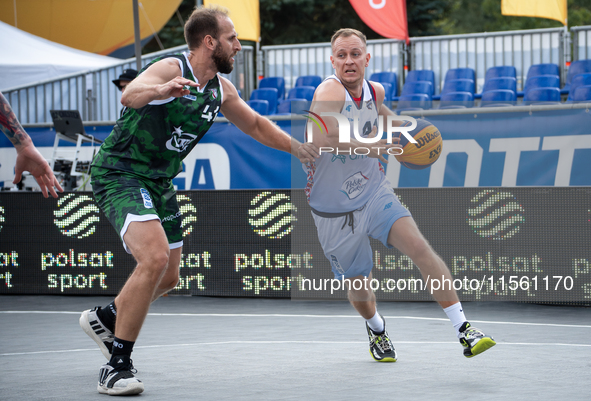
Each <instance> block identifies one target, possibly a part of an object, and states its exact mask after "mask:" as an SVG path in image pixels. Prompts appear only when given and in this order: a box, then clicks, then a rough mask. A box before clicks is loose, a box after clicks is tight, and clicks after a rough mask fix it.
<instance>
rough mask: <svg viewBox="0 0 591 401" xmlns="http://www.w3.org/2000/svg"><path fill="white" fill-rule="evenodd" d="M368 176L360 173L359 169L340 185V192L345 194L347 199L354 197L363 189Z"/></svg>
mask: <svg viewBox="0 0 591 401" xmlns="http://www.w3.org/2000/svg"><path fill="white" fill-rule="evenodd" d="M368 182H369V178H367V177H366V176H364V175H363V174H361V171H358V172H357V173H355V174H353V175H352V176H350V177H349V178H347V179H346V180H345V182H343V185H341V192H342V193H344V194H345V195H347V197H348V198H349V199H355V198H357V197H358V196H359V195H361V193H362V192H363V191H364V190H365V186H366V185H367V183H368Z"/></svg>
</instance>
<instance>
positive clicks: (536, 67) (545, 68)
mask: <svg viewBox="0 0 591 401" xmlns="http://www.w3.org/2000/svg"><path fill="white" fill-rule="evenodd" d="M539 75H556V76H558V77H559V76H560V70H559V69H558V65H557V64H532V65H531V66H530V67H529V70H527V79H530V78H531V77H537V76H539Z"/></svg>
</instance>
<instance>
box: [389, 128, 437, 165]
mask: <svg viewBox="0 0 591 401" xmlns="http://www.w3.org/2000/svg"><path fill="white" fill-rule="evenodd" d="M410 124H411V123H410V122H408V123H406V124H405V125H410ZM410 135H411V136H412V137H413V138H414V139H415V141H417V143H412V142H410V141H409V140H408V139H407V138H406V136H404V135H402V133H400V132H396V133H394V134H392V137H393V138H395V137H398V138H400V142H399V143H400V146H402V154H401V155H400V156H396V160H398V161H399V162H400V164H402V165H403V166H404V167H407V168H410V169H413V170H422V169H424V168H427V167H429V166H430V165H432V164H433V163H435V162H436V161H437V159H439V155H440V154H441V144H442V142H443V141H442V139H441V133H440V132H439V130H438V129H437V127H436V126H434V125H433V124H431V123H430V122H429V121H427V120H423V119H420V120H417V127H416V128H415V129H414V130H412V131H410Z"/></svg>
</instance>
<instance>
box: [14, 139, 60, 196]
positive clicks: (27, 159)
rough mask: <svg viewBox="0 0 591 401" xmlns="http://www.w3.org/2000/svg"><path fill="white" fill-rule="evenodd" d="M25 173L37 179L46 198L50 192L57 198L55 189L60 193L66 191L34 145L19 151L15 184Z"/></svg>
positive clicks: (15, 169) (15, 170)
mask: <svg viewBox="0 0 591 401" xmlns="http://www.w3.org/2000/svg"><path fill="white" fill-rule="evenodd" d="M23 171H28V172H29V173H31V175H32V176H33V177H35V180H36V181H37V184H39V188H41V192H43V196H44V197H45V198H47V191H48V190H49V193H51V196H53V197H54V198H57V193H56V192H55V189H54V187H55V188H57V189H58V191H59V192H64V189H63V188H62V186H61V185H60V183H59V182H58V180H57V178H55V175H54V174H53V171H52V170H51V167H50V166H49V163H47V160H45V158H43V156H42V155H41V153H39V151H38V150H37V149H36V148H35V147H34V146H32V145H31V146H25V147H24V148H21V149H19V150H18V153H17V156H16V166H15V168H14V172H15V176H14V181H13V184H17V183H19V182H20V181H21V178H22V174H23Z"/></svg>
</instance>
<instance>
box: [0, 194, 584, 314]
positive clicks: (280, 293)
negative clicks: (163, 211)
mask: <svg viewBox="0 0 591 401" xmlns="http://www.w3.org/2000/svg"><path fill="white" fill-rule="evenodd" d="M396 193H397V195H398V197H399V198H400V200H401V202H402V204H403V206H404V207H405V208H407V209H408V210H409V211H410V212H411V213H412V215H413V217H414V219H415V221H416V222H417V225H418V226H419V227H420V229H421V231H422V233H423V235H424V236H425V237H426V238H427V239H428V241H429V242H430V244H431V245H432V246H433V248H434V249H435V250H436V251H437V253H438V254H440V255H441V257H442V259H443V260H444V261H445V262H446V264H447V265H448V266H449V268H450V270H451V272H452V274H453V280H449V281H445V280H442V278H441V277H422V276H421V274H420V273H419V270H418V269H417V268H416V267H415V266H414V264H413V262H412V260H410V258H408V257H407V256H405V255H403V254H401V253H400V252H398V251H397V250H396V249H394V248H390V249H389V248H386V247H385V246H384V245H383V244H382V243H381V242H379V241H377V240H373V239H372V240H371V248H372V249H371V256H372V261H373V266H372V274H373V278H374V279H375V281H371V282H369V283H368V284H367V285H368V286H371V287H372V289H374V291H375V292H376V296H377V297H378V299H379V300H409V301H421V300H431V299H432V298H431V294H430V292H429V291H430V290H429V289H430V288H437V286H442V285H445V286H453V287H454V288H455V289H456V291H457V292H458V293H459V295H460V298H461V299H462V300H465V301H479V300H486V301H517V302H535V303H563V304H564V303H574V304H582V303H586V304H589V303H590V302H591V251H590V248H589V243H590V242H591V210H590V208H591V188H539V187H538V188H439V189H427V188H405V189H398V190H396ZM177 200H178V203H179V207H180V211H181V216H180V217H177V216H176V215H171V216H166V217H164V219H174V218H180V219H181V221H182V229H183V241H184V244H183V250H182V258H181V262H180V281H179V284H178V286H177V287H176V289H174V290H173V291H172V294H187V295H188V294H192V295H207V296H242V297H282V298H288V297H292V298H306V299H346V295H345V292H344V291H343V284H342V282H340V281H339V280H333V279H334V275H333V273H332V271H331V265H332V266H336V268H337V269H338V268H339V266H340V265H339V262H340V260H339V259H338V258H336V257H334V258H331V259H330V260H329V258H328V257H327V256H326V255H325V254H324V252H323V250H322V248H321V247H320V241H319V238H318V235H317V231H316V225H315V223H314V219H313V216H312V213H311V210H310V206H309V205H308V203H307V201H306V195H305V193H304V191H303V190H301V189H297V190H292V191H264V190H263V191H261V190H256V191H254V190H243V191H179V193H178V194H177ZM31 205H34V207H31ZM148 206H149V205H148ZM386 207H388V205H386ZM341 221H342V219H341ZM335 224H336V223H335ZM355 224H356V227H355V230H356V231H355V232H357V229H359V224H362V221H358V220H357V219H356V220H355ZM341 225H342V223H341V222H340V221H339V222H338V226H339V228H340V226H341ZM343 229H344V230H351V227H350V226H345V227H344V228H343ZM337 231H338V230H337ZM134 265H135V262H134V260H133V257H132V256H131V255H129V254H127V253H126V252H125V251H124V249H123V245H122V243H121V240H120V238H119V236H118V234H117V233H116V231H115V230H114V229H113V227H112V226H111V225H110V224H109V222H108V221H107V219H106V217H105V215H104V214H103V213H102V212H101V211H100V210H99V208H98V207H97V205H96V203H95V202H94V200H93V199H92V194H91V193H89V192H70V193H64V194H62V195H61V196H60V197H59V198H58V199H53V198H49V199H44V198H43V197H42V195H41V194H40V193H31V192H24V193H22V192H21V193H13V192H3V193H0V294H61V295H65V294H68V295H91V294H92V295H98V294H102V295H115V294H117V293H118V291H119V290H120V289H121V287H122V286H123V284H124V282H125V280H126V279H127V277H128V276H129V274H130V273H131V271H132V270H133V268H134Z"/></svg>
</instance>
